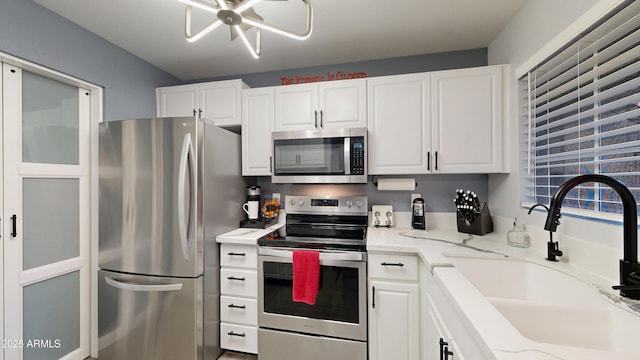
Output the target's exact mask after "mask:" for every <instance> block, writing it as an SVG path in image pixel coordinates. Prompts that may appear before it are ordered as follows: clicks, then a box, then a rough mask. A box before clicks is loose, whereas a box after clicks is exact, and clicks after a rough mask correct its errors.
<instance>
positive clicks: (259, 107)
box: [242, 87, 274, 176]
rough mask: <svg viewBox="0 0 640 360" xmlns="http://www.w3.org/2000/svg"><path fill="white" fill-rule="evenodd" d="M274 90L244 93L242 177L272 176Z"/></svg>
mask: <svg viewBox="0 0 640 360" xmlns="http://www.w3.org/2000/svg"><path fill="white" fill-rule="evenodd" d="M273 97H274V88H272V87H270V88H256V89H247V90H244V91H243V92H242V175H244V176H268V175H271V152H272V149H271V129H273V119H274V109H273V105H274V104H273Z"/></svg>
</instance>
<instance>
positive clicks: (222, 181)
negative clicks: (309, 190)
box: [98, 117, 246, 360]
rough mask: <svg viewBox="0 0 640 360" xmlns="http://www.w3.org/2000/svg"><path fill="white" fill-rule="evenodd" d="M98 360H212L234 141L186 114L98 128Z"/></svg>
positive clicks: (233, 186) (234, 197)
mask: <svg viewBox="0 0 640 360" xmlns="http://www.w3.org/2000/svg"><path fill="white" fill-rule="evenodd" d="M99 154H100V155H99V156H100V158H99V163H100V165H99V171H98V172H99V188H100V200H99V204H100V205H99V220H100V221H99V224H100V226H99V244H100V245H99V266H100V270H99V273H98V336H99V340H98V347H99V354H98V355H99V358H100V360H111V359H117V360H127V359H131V360H145V359H149V360H151V359H153V360H165V359H166V360H176V359H180V360H190V359H207V360H208V359H216V358H217V357H218V355H219V354H220V345H219V344H220V341H219V339H220V336H219V324H220V321H219V320H220V319H219V294H220V286H219V271H220V264H219V254H218V245H217V244H216V242H215V237H216V235H218V234H221V233H223V232H226V231H229V230H231V229H233V228H236V227H237V226H238V222H239V220H240V218H241V216H242V214H243V213H242V202H243V200H244V189H245V186H246V185H245V182H244V181H243V179H242V177H241V175H240V174H241V168H240V136H239V135H237V134H234V133H232V132H229V131H227V130H224V129H220V128H218V127H216V126H214V125H213V124H212V123H210V122H206V121H203V120H199V119H196V118H192V117H186V118H155V119H136V120H122V121H110V122H107V123H103V124H101V125H100V153H99Z"/></svg>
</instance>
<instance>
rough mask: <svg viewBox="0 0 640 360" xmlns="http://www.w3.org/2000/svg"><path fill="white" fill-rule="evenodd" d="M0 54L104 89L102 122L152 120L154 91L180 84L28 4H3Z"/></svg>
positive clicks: (19, 0) (8, 0) (13, 0)
mask: <svg viewBox="0 0 640 360" xmlns="http://www.w3.org/2000/svg"><path fill="white" fill-rule="evenodd" d="M0 52H3V53H6V54H10V55H13V56H15V57H18V58H21V59H24V60H28V61H30V62H32V63H36V64H39V65H42V66H45V67H47V68H50V69H53V70H56V71H59V72H62V73H65V74H68V75H71V76H73V77H76V78H79V79H82V80H85V81H87V82H90V83H93V84H96V85H99V86H102V87H103V88H104V95H105V97H104V104H105V114H104V118H105V119H106V120H115V119H123V118H139V117H151V116H155V115H156V106H155V103H156V100H155V88H156V87H157V86H165V85H172V84H176V83H178V79H177V78H175V77H173V76H171V75H170V74H168V73H166V72H164V71H162V70H160V69H158V68H156V67H154V66H152V65H151V64H149V63H147V62H145V61H143V60H142V59H140V58H138V57H135V56H134V55H132V54H131V53H129V52H126V51H125V50H123V49H121V48H119V47H117V46H115V45H113V44H111V43H109V42H107V41H106V40H104V39H102V38H101V37H98V36H96V35H95V34H93V33H91V32H89V31H86V30H84V29H83V28H81V27H79V26H77V25H75V24H73V23H72V22H70V21H68V20H66V19H64V18H63V17H61V16H58V15H57V14H55V13H53V12H51V11H50V10H48V9H45V8H43V7H42V6H40V5H38V4H36V3H35V2H33V1H31V0H1V2H0Z"/></svg>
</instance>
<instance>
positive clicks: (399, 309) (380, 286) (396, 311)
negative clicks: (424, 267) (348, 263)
mask: <svg viewBox="0 0 640 360" xmlns="http://www.w3.org/2000/svg"><path fill="white" fill-rule="evenodd" d="M370 286H371V288H370V289H369V291H370V294H371V298H370V300H369V301H370V304H369V359H371V360H385V359H407V360H409V359H416V360H417V359H419V358H420V345H419V338H420V326H419V325H420V324H419V316H418V314H419V305H418V296H419V295H418V292H419V289H418V285H417V284H408V283H393V282H385V281H370Z"/></svg>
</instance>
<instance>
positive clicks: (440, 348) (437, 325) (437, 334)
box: [424, 295, 465, 360]
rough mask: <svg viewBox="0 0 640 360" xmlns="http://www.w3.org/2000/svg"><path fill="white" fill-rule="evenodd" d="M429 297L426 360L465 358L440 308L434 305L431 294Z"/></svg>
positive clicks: (456, 359)
mask: <svg viewBox="0 0 640 360" xmlns="http://www.w3.org/2000/svg"><path fill="white" fill-rule="evenodd" d="M426 298H427V302H426V303H427V309H426V311H427V317H426V318H427V324H426V327H425V328H426V332H427V333H426V339H427V344H426V347H425V348H426V352H427V353H426V354H424V355H425V356H424V359H426V360H441V359H449V360H464V359H465V357H464V355H463V354H462V351H460V348H459V347H458V344H457V343H456V342H455V340H454V339H453V337H452V336H451V334H450V333H449V330H448V329H447V327H446V326H445V324H444V321H443V320H442V316H441V315H440V313H439V312H438V309H437V308H436V307H435V306H434V304H433V300H432V299H431V297H430V296H429V295H427V296H426Z"/></svg>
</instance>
